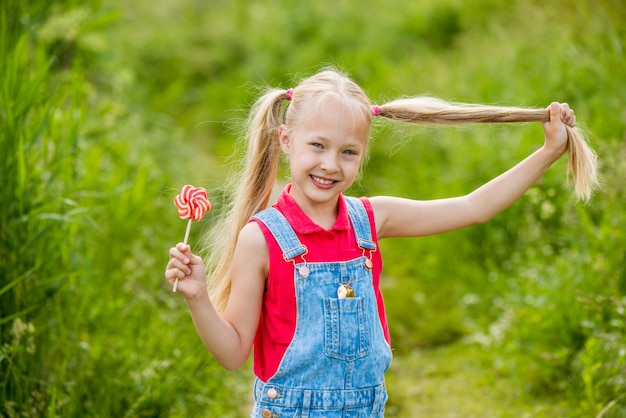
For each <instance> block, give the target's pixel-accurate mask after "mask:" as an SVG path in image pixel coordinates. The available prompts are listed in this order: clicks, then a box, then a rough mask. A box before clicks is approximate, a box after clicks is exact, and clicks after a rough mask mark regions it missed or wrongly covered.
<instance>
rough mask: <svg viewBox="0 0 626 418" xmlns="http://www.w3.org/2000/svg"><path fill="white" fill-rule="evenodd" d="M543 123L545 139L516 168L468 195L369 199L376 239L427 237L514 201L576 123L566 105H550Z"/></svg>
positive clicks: (555, 157) (562, 148) (481, 219)
mask: <svg viewBox="0 0 626 418" xmlns="http://www.w3.org/2000/svg"><path fill="white" fill-rule="evenodd" d="M549 110H550V121H549V122H544V123H543V128H544V133H545V143H544V145H543V147H541V148H540V149H539V150H537V151H535V152H534V153H533V154H531V155H530V156H528V157H527V158H526V159H524V160H523V161H522V162H520V163H519V164H517V165H516V166H515V167H513V168H511V169H510V170H508V171H506V172H505V173H503V174H501V175H500V176H498V177H496V178H494V179H493V180H491V181H489V182H488V183H486V184H484V185H483V186H481V187H479V188H478V189H476V190H474V191H473V192H471V193H470V194H468V195H465V196H461V197H454V198H449V199H439V200H430V201H418V200H409V199H400V198H393V197H387V196H380V197H374V198H372V199H371V202H372V206H373V208H374V213H375V217H376V227H377V230H378V231H377V232H378V237H379V238H385V237H409V236H423V235H432V234H438V233H442V232H447V231H452V230H456V229H460V228H463V227H466V226H469V225H474V224H479V223H484V222H487V221H488V220H490V219H491V218H493V217H494V216H495V215H497V214H498V213H500V212H501V211H503V210H504V209H506V208H508V207H509V206H510V205H511V204H513V203H514V202H515V201H516V200H517V199H519V198H520V197H521V196H522V195H523V194H524V192H526V190H528V188H529V187H530V186H531V185H532V184H533V183H535V181H537V180H538V179H539V178H540V177H541V175H542V174H543V173H544V172H545V171H546V170H547V169H548V167H550V165H552V163H554V162H555V161H556V160H558V159H559V158H560V157H561V156H562V155H563V153H564V152H565V150H566V146H567V131H566V129H565V124H568V125H570V126H574V125H575V121H576V118H575V116H574V112H573V111H572V110H571V109H570V108H569V106H568V105H567V104H559V103H552V104H551V105H550V107H549Z"/></svg>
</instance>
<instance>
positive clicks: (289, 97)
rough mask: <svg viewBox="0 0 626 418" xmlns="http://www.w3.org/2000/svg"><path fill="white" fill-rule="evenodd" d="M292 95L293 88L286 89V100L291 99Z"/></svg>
mask: <svg viewBox="0 0 626 418" xmlns="http://www.w3.org/2000/svg"><path fill="white" fill-rule="evenodd" d="M292 97H293V89H287V100H291V98H292Z"/></svg>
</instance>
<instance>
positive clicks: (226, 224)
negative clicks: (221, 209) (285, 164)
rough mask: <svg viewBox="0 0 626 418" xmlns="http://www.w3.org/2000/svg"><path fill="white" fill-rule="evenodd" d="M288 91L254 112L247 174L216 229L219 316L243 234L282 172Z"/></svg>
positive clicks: (268, 96) (213, 271)
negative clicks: (283, 108) (281, 138)
mask: <svg viewBox="0 0 626 418" xmlns="http://www.w3.org/2000/svg"><path fill="white" fill-rule="evenodd" d="M286 98H287V91H285V90H276V89H274V90H270V91H268V92H267V93H265V94H264V95H263V96H262V97H260V98H259V99H258V100H257V102H256V103H255V104H254V106H253V108H252V109H251V111H250V116H249V118H248V124H247V132H246V139H247V145H248V148H247V155H246V158H245V162H244V170H243V172H242V173H241V174H240V175H239V176H238V177H237V178H236V179H235V183H234V184H235V186H234V197H233V199H232V200H231V202H232V203H231V204H230V205H229V207H228V208H227V211H226V214H225V216H224V217H223V218H222V219H221V221H220V222H219V223H218V224H217V225H216V226H215V227H214V228H213V229H212V231H211V233H210V235H209V239H208V245H207V250H208V252H209V257H208V260H207V263H206V265H207V268H208V269H209V272H208V273H209V274H208V276H209V283H208V285H209V293H210V294H211V296H212V300H213V303H214V305H215V307H216V309H217V310H218V311H219V312H224V309H225V308H226V304H227V302H228V298H229V296H230V288H231V277H230V269H231V264H232V260H233V255H234V252H235V247H236V244H237V239H238V236H239V232H240V231H241V229H242V228H243V227H244V226H245V225H246V223H247V222H248V221H249V219H250V217H252V216H253V215H254V214H255V213H257V212H259V211H261V210H262V209H265V208H266V207H267V205H268V203H269V199H270V195H271V192H272V187H273V186H274V182H275V180H276V176H277V175H278V170H279V168H280V144H279V141H278V128H279V126H280V111H281V105H282V103H283V101H284V100H285V99H286Z"/></svg>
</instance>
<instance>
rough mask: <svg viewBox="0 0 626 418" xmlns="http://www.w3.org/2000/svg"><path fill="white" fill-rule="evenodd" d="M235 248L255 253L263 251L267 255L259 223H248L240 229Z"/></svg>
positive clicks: (263, 235) (265, 243)
mask: <svg viewBox="0 0 626 418" xmlns="http://www.w3.org/2000/svg"><path fill="white" fill-rule="evenodd" d="M237 246H243V247H246V248H247V249H251V250H255V251H265V252H266V253H267V242H266V241H265V234H264V233H263V231H262V229H261V226H260V224H259V222H248V223H247V224H246V225H244V227H243V228H241V231H240V232H239V238H238V240H237Z"/></svg>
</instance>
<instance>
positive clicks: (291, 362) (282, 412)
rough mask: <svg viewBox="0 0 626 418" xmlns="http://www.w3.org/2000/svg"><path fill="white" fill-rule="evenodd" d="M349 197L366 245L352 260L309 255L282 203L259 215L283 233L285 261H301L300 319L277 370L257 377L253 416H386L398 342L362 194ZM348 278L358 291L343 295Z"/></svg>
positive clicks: (297, 272) (297, 278)
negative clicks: (376, 278) (375, 273)
mask: <svg viewBox="0 0 626 418" xmlns="http://www.w3.org/2000/svg"><path fill="white" fill-rule="evenodd" d="M345 201H346V204H347V206H348V215H349V217H350V221H351V223H352V227H353V230H354V233H355V235H356V239H357V242H358V245H359V248H361V249H362V250H363V256H361V257H358V258H356V259H353V260H349V261H342V262H331V263H307V262H306V261H305V257H304V256H305V255H306V252H307V249H306V247H305V246H303V245H302V244H301V243H300V241H299V239H298V238H297V236H296V234H295V232H294V230H293V228H292V227H291V226H290V225H289V223H288V222H287V220H286V219H285V217H284V216H283V215H282V214H281V213H280V212H279V211H278V210H277V209H274V208H270V209H267V210H265V211H262V212H260V213H258V214H257V215H255V218H257V219H259V220H261V221H262V222H263V223H265V225H267V227H268V229H269V230H270V231H271V232H272V234H273V236H274V237H275V238H276V240H277V242H278V244H279V245H280V248H281V250H282V251H283V258H284V259H285V262H290V263H293V264H294V284H295V290H296V303H297V321H296V331H295V334H294V336H293V340H292V341H291V344H290V345H289V347H288V348H287V350H286V352H285V355H284V357H283V359H282V361H281V363H280V366H279V367H278V370H277V371H276V373H275V374H274V376H272V377H271V378H270V379H269V380H268V382H266V383H263V382H262V381H261V380H259V379H258V378H257V379H256V381H255V384H254V399H255V404H254V409H253V411H252V414H251V417H252V418H278V417H281V418H282V417H289V418H292V417H310V418H316V417H325V418H334V417H337V418H339V417H342V418H346V417H383V416H384V411H385V403H386V401H387V391H386V388H385V382H384V374H385V372H386V371H387V369H388V368H389V366H390V364H391V348H390V347H389V344H388V343H387V341H386V340H385V338H384V335H383V329H382V326H381V324H380V319H379V316H378V307H377V303H376V297H375V294H374V288H373V285H372V272H371V266H369V268H368V267H367V266H366V263H369V257H368V255H369V254H371V252H372V251H374V250H376V244H375V243H374V242H373V241H372V238H371V237H372V235H371V232H370V225H369V222H368V216H367V212H366V211H365V208H364V207H363V204H362V203H361V201H360V200H358V199H355V198H350V197H345ZM348 283H349V286H350V287H352V289H354V293H355V297H348V298H342V299H339V298H337V289H338V287H339V285H341V284H344V285H345V284H348Z"/></svg>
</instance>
